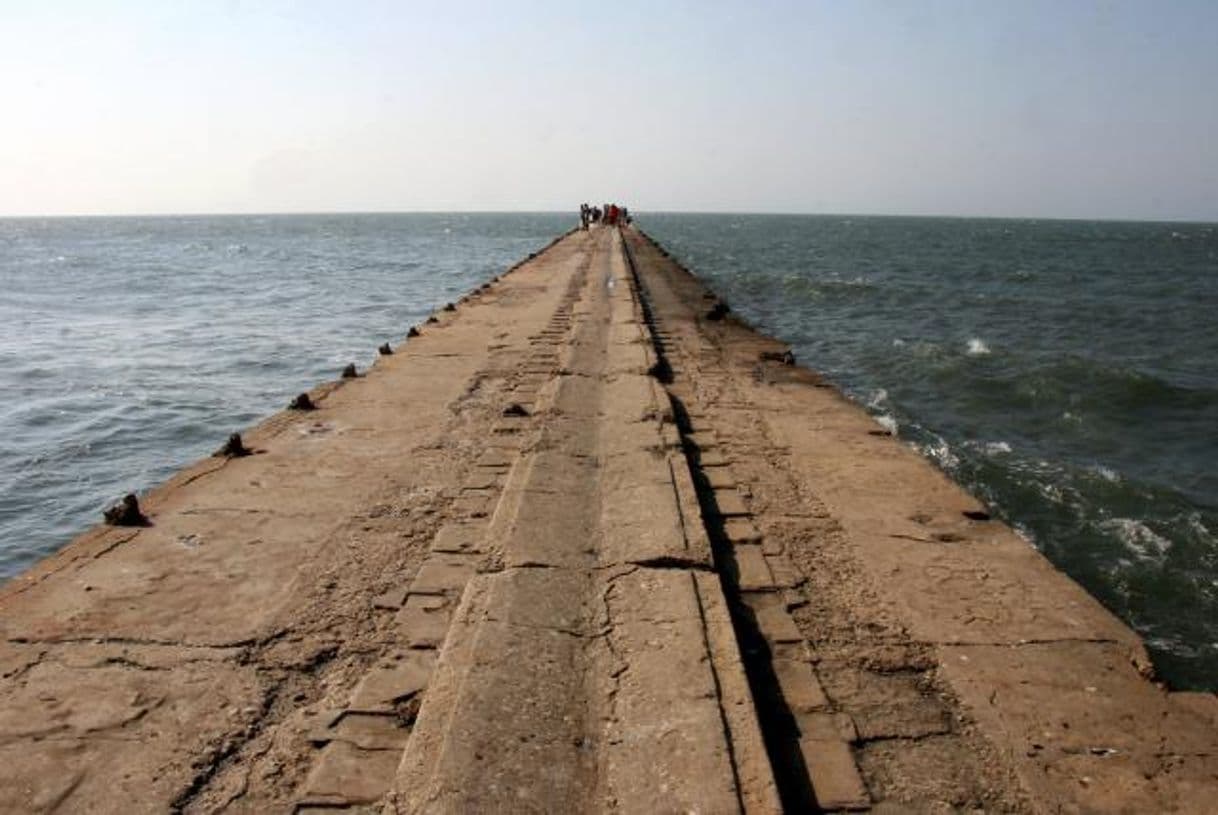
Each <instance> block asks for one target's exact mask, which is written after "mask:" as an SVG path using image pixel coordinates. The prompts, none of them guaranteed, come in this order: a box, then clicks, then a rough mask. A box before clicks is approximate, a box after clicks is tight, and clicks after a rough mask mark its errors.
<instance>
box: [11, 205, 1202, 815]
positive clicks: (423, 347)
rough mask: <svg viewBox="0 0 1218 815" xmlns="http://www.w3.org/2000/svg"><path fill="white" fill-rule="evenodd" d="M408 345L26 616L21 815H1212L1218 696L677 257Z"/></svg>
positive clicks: (238, 450)
mask: <svg viewBox="0 0 1218 815" xmlns="http://www.w3.org/2000/svg"><path fill="white" fill-rule="evenodd" d="M387 296H392V295H387ZM407 328H408V327H407V326H403V328H402V335H403V336H402V337H401V338H398V339H397V340H391V343H392V344H391V345H390V346H389V347H384V348H383V349H382V355H381V356H380V357H379V359H378V361H377V363H376V364H375V365H373V366H372V367H370V368H369V369H368V370H366V371H358V372H351V371H349V372H348V374H352V373H354V374H355V375H353V376H351V375H348V376H345V377H344V378H341V379H336V380H335V381H334V382H331V383H326V384H323V385H319V386H318V387H316V388H314V389H313V390H312V391H310V392H309V393H308V395H307V396H308V398H307V399H304V400H300V401H299V402H298V403H297V405H296V408H294V409H286V410H284V411H283V412H281V413H278V414H276V415H274V416H271V417H270V418H268V419H267V420H266V421H264V422H263V423H261V424H260V425H258V426H256V427H254V428H249V429H245V430H243V431H242V433H241V440H240V444H237V445H236V446H233V445H230V446H229V448H228V450H227V454H221V455H217V456H214V457H211V458H208V459H205V460H203V461H200V462H198V463H196V464H194V465H192V466H190V467H188V468H186V469H185V470H183V471H182V472H180V473H179V474H177V475H176V476H175V477H173V478H172V479H170V480H169V481H168V482H167V483H165V484H163V485H161V486H159V487H157V488H156V489H154V490H152V491H151V492H150V493H148V494H147V495H143V496H140V500H139V511H138V513H135V512H134V511H133V512H132V513H128V517H125V518H123V517H118V516H115V518H113V519H112V520H116V521H118V522H119V523H117V524H115V525H99V526H98V527H96V528H95V529H93V530H90V531H88V532H87V533H85V534H83V535H82V536H80V537H79V538H78V539H76V540H75V541H74V542H72V543H71V544H70V545H68V546H66V547H65V548H64V549H63V550H61V551H60V552H59V553H58V554H56V555H54V556H52V557H49V558H47V559H46V560H44V561H43V562H41V563H40V564H38V565H36V566H35V567H34V568H32V569H30V570H29V571H28V572H26V573H25V574H23V575H20V576H18V577H16V578H14V579H12V580H11V581H9V582H8V583H7V584H6V585H5V586H3V587H2V588H0V627H2V629H3V645H2V646H0V675H2V676H3V683H2V684H0V811H3V812H99V813H142V812H157V813H159V812H191V813H195V812H200V813H201V812H220V811H231V812H285V813H289V812H309V813H320V812H336V811H355V812H387V813H464V812H473V813H491V812H495V813H500V812H503V813H517V812H519V813H543V812H544V813H583V812H587V813H602V812H605V813H607V812H622V813H729V812H741V811H743V812H748V813H775V812H782V811H786V812H818V811H843V810H846V811H872V812H876V813H898V812H917V813H946V812H978V811H984V812H1046V813H1050V812H1052V813H1056V812H1063V813H1083V812H1130V813H1158V812H1170V811H1179V812H1214V811H1218V702H1216V700H1215V697H1214V695H1212V694H1206V693H1174V692H1170V691H1169V690H1167V689H1166V688H1164V687H1162V686H1161V685H1159V684H1156V682H1155V681H1154V677H1153V671H1152V669H1151V666H1150V662H1149V660H1148V658H1147V655H1146V651H1145V649H1144V647H1143V644H1142V642H1141V640H1140V639H1139V638H1138V636H1137V635H1136V634H1134V633H1133V632H1132V631H1131V630H1130V629H1129V628H1128V627H1127V626H1126V625H1124V624H1123V623H1122V622H1121V621H1120V620H1118V619H1116V618H1115V617H1114V616H1113V615H1112V614H1110V613H1109V612H1107V611H1106V610H1105V609H1104V608H1103V607H1102V606H1100V604H1099V603H1098V602H1096V601H1095V600H1094V599H1093V598H1092V597H1090V596H1089V595H1088V594H1087V593H1086V592H1085V591H1084V590H1083V589H1081V588H1080V587H1079V586H1078V585H1076V584H1075V583H1074V582H1072V581H1071V580H1070V579H1069V578H1067V577H1066V576H1064V575H1063V574H1061V573H1060V572H1058V571H1056V570H1055V569H1054V568H1053V567H1052V566H1051V565H1050V564H1049V563H1048V562H1047V561H1046V560H1045V559H1044V558H1043V557H1042V556H1041V555H1040V554H1039V553H1037V551H1036V550H1035V549H1034V548H1033V547H1032V546H1030V545H1029V544H1028V542H1027V541H1025V540H1023V539H1022V538H1020V537H1019V536H1017V535H1016V534H1015V533H1014V532H1013V531H1012V530H1011V529H1010V528H1009V527H1008V526H1006V525H1005V524H1003V523H1001V522H1000V521H998V520H995V519H992V518H991V517H990V516H989V514H988V513H987V512H986V509H985V507H984V506H982V505H980V504H979V503H978V502H977V501H976V500H975V499H974V498H972V497H970V496H969V495H968V494H967V493H965V492H964V491H963V490H961V489H960V488H959V487H958V486H956V485H955V484H954V483H952V482H951V481H950V480H949V479H948V478H947V477H946V476H944V475H943V474H942V473H940V472H939V471H938V470H936V469H935V468H934V467H933V466H932V465H931V464H929V463H928V462H927V461H925V460H924V459H922V458H921V457H920V456H919V455H918V454H917V453H916V452H914V451H912V450H910V449H909V448H907V447H906V446H905V445H904V444H902V443H901V442H900V441H899V440H897V439H894V438H892V437H891V436H890V435H889V434H888V432H887V431H886V430H884V429H883V428H881V427H880V426H879V425H877V424H876V423H875V422H874V421H873V420H872V419H871V418H870V417H869V416H868V415H867V414H866V413H865V412H864V411H863V410H862V409H861V408H859V407H858V406H856V405H854V404H852V403H851V402H849V401H848V400H846V399H845V398H844V397H843V396H842V395H841V394H840V393H838V392H837V391H836V390H835V389H834V388H832V387H831V386H829V385H827V384H826V383H825V382H823V381H822V380H821V379H820V378H819V377H818V376H817V375H816V374H815V373H813V372H811V371H809V370H807V369H805V368H803V367H800V366H799V365H797V364H795V362H796V361H795V360H794V359H793V358H792V357H791V356H790V354H789V352H788V349H787V348H786V347H785V346H783V345H782V344H781V343H779V342H777V341H775V340H773V339H771V338H768V337H765V336H763V335H761V334H759V333H757V332H755V331H754V330H752V329H751V328H749V327H748V326H747V325H745V324H744V323H742V322H740V321H738V320H736V319H735V318H734V317H733V316H732V315H731V313H730V312H729V311H728V310H727V308H726V306H725V305H724V304H723V303H722V302H721V301H720V300H719V299H718V298H717V297H716V295H715V294H714V293H713V292H711V291H710V290H708V288H707V287H706V286H705V285H704V284H702V283H701V282H700V281H699V280H698V279H697V278H696V277H695V276H694V275H693V274H692V273H691V272H689V271H688V270H686V269H684V268H683V267H682V266H681V265H680V264H679V263H678V262H677V261H676V260H675V259H673V258H671V257H670V256H669V255H668V253H667V252H665V251H664V250H663V249H662V248H661V247H659V246H658V245H657V244H655V243H654V242H652V241H651V240H650V239H649V238H648V237H647V236H646V235H644V234H643V233H642V232H640V231H638V230H636V229H634V228H632V227H622V228H620V229H618V228H610V227H602V226H594V227H593V228H592V229H590V230H588V231H581V230H577V231H573V232H571V233H568V234H566V235H564V236H562V237H561V238H560V239H558V240H557V241H555V242H554V243H552V244H551V245H550V246H548V247H546V248H545V249H544V250H543V251H541V252H539V253H537V254H536V255H531V256H530V257H529V259H527V260H526V261H523V262H522V263H520V264H518V265H517V266H516V267H514V268H513V269H511V270H508V271H507V272H506V273H504V274H503V275H501V276H499V277H497V278H495V279H494V280H491V281H487V283H486V284H485V285H483V286H481V287H480V288H478V289H477V290H475V291H473V292H470V293H469V294H468V295H467V296H466V297H465V298H463V299H462V300H461V301H460V302H459V303H457V304H454V305H453V306H452V307H451V308H449V307H445V308H442V309H439V310H437V312H436V313H435V315H434V316H433V317H432V318H430V319H429V320H428V321H427V322H426V323H424V324H421V325H420V326H418V327H417V330H412V331H411V332H410V336H409V337H407ZM811 363H812V364H813V365H815V360H811ZM337 373H338V372H336V376H337ZM233 430H242V429H241V428H217V446H219V445H220V443H221V442H222V441H223V440H224V438H225V437H226V436H227V435H228V433H229V432H231V431H233ZM243 453H248V454H243ZM132 509H133V510H134V508H133V507H132Z"/></svg>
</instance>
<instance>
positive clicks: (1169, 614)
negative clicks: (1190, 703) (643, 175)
mask: <svg viewBox="0 0 1218 815" xmlns="http://www.w3.org/2000/svg"><path fill="white" fill-rule="evenodd" d="M641 220H642V221H643V222H644V223H643V224H642V226H643V227H644V228H645V229H646V230H647V231H648V232H649V233H650V234H652V235H653V236H654V237H656V238H657V239H658V240H660V241H661V242H662V243H664V244H665V246H667V247H668V248H669V249H670V250H672V251H673V252H674V254H676V255H677V256H678V257H680V258H681V259H682V260H683V261H684V262H685V263H686V265H687V266H689V267H690V268H691V269H693V270H694V271H696V272H697V273H699V274H700V275H702V276H703V277H704V278H706V279H708V280H709V281H710V282H711V284H712V285H713V286H714V287H715V288H716V290H718V291H719V292H720V293H721V294H723V295H724V296H725V297H726V298H727V299H728V300H729V302H730V303H731V304H732V306H733V308H734V309H735V310H736V311H738V312H740V313H741V314H742V315H743V316H745V317H746V318H747V319H749V320H750V321H751V322H752V323H753V324H755V325H757V326H759V327H762V328H764V329H766V330H768V331H769V332H770V333H773V334H775V335H776V336H779V337H781V338H783V339H785V340H787V341H788V342H790V343H791V344H792V345H793V347H794V350H795V352H796V356H797V357H798V358H799V360H800V361H802V362H805V363H807V364H809V365H810V366H812V367H814V368H817V369H819V370H821V371H823V372H825V373H826V374H828V375H829V377H830V378H831V379H832V380H834V381H835V382H837V383H838V384H839V385H841V386H842V387H843V388H844V389H846V390H847V391H848V392H849V393H851V394H852V395H853V396H854V397H855V398H856V399H857V400H859V401H860V402H862V403H864V404H866V405H867V406H868V407H869V408H870V409H871V410H872V412H873V413H875V414H876V416H877V418H879V419H880V420H881V421H883V422H885V423H888V424H890V425H895V426H896V427H897V428H898V429H899V433H900V435H901V436H902V437H903V438H905V439H907V440H909V441H910V442H911V443H913V444H915V445H917V446H918V447H919V448H920V449H921V450H922V451H924V452H925V454H926V455H927V456H929V457H930V458H932V459H933V460H934V461H935V462H936V463H937V464H939V465H940V466H941V467H942V468H944V469H945V470H947V471H948V472H949V473H951V474H952V475H953V476H955V477H956V478H957V479H958V480H960V481H962V482H963V483H964V484H966V485H967V486H968V487H969V488H970V489H971V490H972V491H973V492H974V493H975V494H977V495H978V496H980V497H982V498H983V499H984V500H986V501H987V502H989V503H990V505H991V506H992V507H993V508H994V509H995V510H996V512H997V513H998V514H999V515H1001V516H1002V517H1004V518H1006V519H1007V520H1009V521H1010V522H1012V523H1013V524H1014V525H1015V526H1016V527H1017V528H1019V529H1020V530H1021V531H1023V532H1024V533H1025V534H1026V535H1027V536H1028V537H1029V538H1030V539H1031V540H1032V541H1033V542H1034V543H1035V545H1036V546H1037V547H1039V548H1040V549H1041V551H1043V552H1044V553H1045V554H1046V555H1047V556H1048V557H1049V558H1050V559H1051V560H1052V561H1053V562H1054V563H1056V564H1058V565H1059V566H1060V567H1061V568H1063V569H1064V570H1065V571H1066V572H1068V573H1069V574H1070V575H1072V576H1073V577H1075V578H1076V579H1077V580H1079V581H1080V582H1081V583H1083V584H1084V585H1085V586H1086V587H1087V588H1088V589H1089V590H1091V591H1092V593H1094V594H1095V595H1096V596H1098V597H1099V598H1100V600H1101V601H1102V602H1103V603H1104V604H1105V605H1106V606H1108V607H1109V608H1110V609H1112V610H1114V611H1115V612H1116V613H1117V614H1118V615H1119V616H1121V617H1122V618H1123V619H1125V620H1126V621H1128V622H1130V623H1131V624H1132V625H1134V626H1135V627H1136V628H1137V629H1138V630H1139V631H1140V632H1141V633H1142V634H1143V635H1144V636H1145V637H1146V638H1147V641H1148V645H1149V647H1150V649H1151V651H1152V654H1153V656H1154V658H1155V661H1156V665H1157V666H1158V668H1159V671H1160V673H1161V674H1162V675H1163V676H1165V677H1166V678H1168V679H1169V680H1170V681H1172V682H1173V683H1175V684H1177V685H1180V686H1187V687H1210V688H1214V687H1218V679H1216V677H1218V225H1213V224H1157V223H1156V224H1148V223H1115V222H1081V221H1041V222H1037V221H1026V220H967V219H947V218H935V219H929V218H863V217H793V216H791V217H788V216H707V215H699V216H685V215H656V216H652V217H646V218H642V219H641Z"/></svg>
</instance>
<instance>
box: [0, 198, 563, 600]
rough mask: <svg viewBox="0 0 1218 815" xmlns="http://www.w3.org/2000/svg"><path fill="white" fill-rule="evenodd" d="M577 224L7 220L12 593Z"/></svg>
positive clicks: (4, 297) (1, 262)
mask: <svg viewBox="0 0 1218 815" xmlns="http://www.w3.org/2000/svg"><path fill="white" fill-rule="evenodd" d="M572 220H573V218H572V217H570V216H559V215H554V214H541V215H512V216H495V215H465V214H461V215H333V216H261V217H237V216H232V217H180V218H178V217H174V218H56V219H3V220H0V394H3V398H0V579H4V578H6V577H10V576H12V575H13V574H15V573H16V572H18V571H20V570H21V569H23V568H25V567H26V566H28V565H29V564H30V563H32V562H34V561H35V560H37V559H38V558H39V557H41V556H43V555H45V554H47V553H49V552H52V551H54V550H55V549H57V548H58V547H60V546H62V545H63V544H64V543H66V542H67V541H68V540H69V539H71V538H72V537H73V536H74V535H75V534H77V533H79V532H80V531H82V530H84V529H85V528H87V527H88V526H89V525H91V524H93V523H95V522H96V521H98V520H100V518H101V515H100V513H101V510H102V509H103V508H104V507H105V506H107V505H109V504H110V503H113V502H114V500H115V499H116V498H117V497H119V496H121V495H122V494H123V493H125V492H128V491H133V490H134V491H139V490H142V489H144V488H146V487H149V486H151V485H154V484H157V483H159V482H160V481H162V480H164V479H165V478H167V477H168V476H169V475H171V474H172V473H173V472H174V471H175V470H177V469H178V468H180V467H181V466H182V465H184V464H187V463H189V462H192V461H194V460H196V459H198V458H200V457H202V456H205V455H208V454H210V453H211V452H212V451H213V450H215V449H216V448H217V447H219V446H220V444H221V443H223V441H224V439H225V438H227V436H228V434H229V433H230V432H232V431H234V430H240V429H241V428H243V427H246V426H248V425H250V424H252V423H254V422H256V421H257V420H259V419H261V418H263V417H265V416H266V415H267V414H269V413H271V412H273V411H275V410H278V409H280V408H282V407H284V406H286V404H287V402H288V401H289V400H290V399H291V397H293V396H294V395H296V394H297V393H299V392H300V391H302V390H305V389H307V388H310V387H312V386H313V385H315V384H317V383H318V382H320V381H322V380H327V379H336V378H337V377H338V375H339V372H340V371H341V370H342V368H343V366H345V365H346V364H347V363H349V362H355V363H356V364H357V365H358V366H359V367H360V368H361V369H362V368H364V367H365V366H366V365H368V364H369V363H371V362H372V360H373V359H374V358H375V357H376V355H377V351H376V348H377V346H379V345H380V344H381V343H382V342H390V343H393V344H396V343H397V342H398V341H399V340H400V339H401V338H402V337H404V336H405V334H406V331H407V330H408V329H409V327H410V326H411V325H413V324H415V323H417V322H420V321H421V320H422V319H424V318H425V317H426V316H427V315H428V314H429V313H430V312H431V311H432V310H434V309H435V308H437V307H439V306H442V305H443V304H444V303H446V302H448V301H451V300H455V299H456V298H457V297H458V296H460V295H461V294H462V293H464V292H466V291H468V290H469V289H470V288H472V287H473V286H475V285H477V284H479V283H481V282H483V281H485V280H487V279H489V278H490V277H491V276H493V275H496V274H499V273H500V272H502V271H503V270H504V269H506V268H507V267H508V266H511V265H512V264H513V263H515V262H516V261H517V260H519V259H520V258H521V257H523V256H524V255H526V254H528V253H529V252H531V251H536V250H537V249H538V248H540V247H541V246H543V245H545V244H546V243H547V242H549V241H550V240H551V239H552V238H553V237H554V236H555V235H557V234H559V233H560V232H562V231H564V230H565V229H567V228H569V227H570V226H571V222H572Z"/></svg>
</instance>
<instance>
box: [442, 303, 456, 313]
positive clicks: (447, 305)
mask: <svg viewBox="0 0 1218 815" xmlns="http://www.w3.org/2000/svg"><path fill="white" fill-rule="evenodd" d="M444 310H445V311H456V310H457V307H456V306H454V305H453V304H452V303H445V304H444Z"/></svg>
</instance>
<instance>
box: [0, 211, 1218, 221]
mask: <svg viewBox="0 0 1218 815" xmlns="http://www.w3.org/2000/svg"><path fill="white" fill-rule="evenodd" d="M568 212H571V213H577V212H578V207H576V208H572V209H570V210H567V209H384V210H377V209H352V210H300V211H265V212H254V211H250V212H218V211H216V212H204V211H197V212H123V213H97V212H93V213H58V214H17V215H5V214H0V221H4V220H38V219H46V220H52V219H63V220H84V219H105V218H290V217H326V216H344V215H348V216H360V215H565V214H567V213H568ZM633 214H636V215H642V216H645V215H724V216H731V215H740V216H784V217H822V218H925V219H951V220H993V221H1081V222H1108V223H1148V224H1156V223H1157V224H1205V225H1210V224H1218V217H1216V218H1215V219H1214V220H1208V219H1205V218H1193V217H1186V218H1145V217H1130V216H1079V215H962V214H958V213H901V212H883V213H881V212H824V211H821V212H811V211H802V212H801V211H783V210H753V211H745V210H726V209H724V210H713V209H712V210H694V209H689V210H684V209H654V210H634V211H633Z"/></svg>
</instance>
